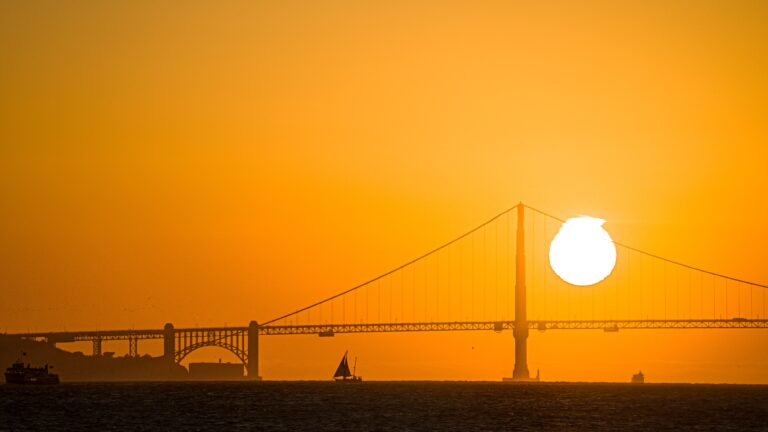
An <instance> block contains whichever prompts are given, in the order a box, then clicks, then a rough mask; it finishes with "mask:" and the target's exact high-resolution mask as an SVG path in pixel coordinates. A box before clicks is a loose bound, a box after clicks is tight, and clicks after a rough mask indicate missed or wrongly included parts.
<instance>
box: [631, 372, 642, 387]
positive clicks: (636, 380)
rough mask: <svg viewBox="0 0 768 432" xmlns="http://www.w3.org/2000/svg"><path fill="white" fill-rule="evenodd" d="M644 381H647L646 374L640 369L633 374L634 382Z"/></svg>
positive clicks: (640, 382)
mask: <svg viewBox="0 0 768 432" xmlns="http://www.w3.org/2000/svg"><path fill="white" fill-rule="evenodd" d="M644 382H645V375H643V371H640V372H638V373H636V374H634V375H632V384H642V383H644Z"/></svg>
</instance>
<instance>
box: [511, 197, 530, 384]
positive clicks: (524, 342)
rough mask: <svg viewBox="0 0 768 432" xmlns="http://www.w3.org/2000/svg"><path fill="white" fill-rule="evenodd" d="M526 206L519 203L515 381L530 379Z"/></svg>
mask: <svg viewBox="0 0 768 432" xmlns="http://www.w3.org/2000/svg"><path fill="white" fill-rule="evenodd" d="M525 289H526V288H525V206H524V205H523V203H522V202H521V203H519V204H518V205H517V244H516V250H515V330H514V333H513V334H514V336H515V369H514V371H513V372H512V379H513V380H514V381H528V380H530V379H531V377H530V374H529V373H528V312H527V305H526V298H525Z"/></svg>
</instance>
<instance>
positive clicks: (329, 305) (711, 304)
mask: <svg viewBox="0 0 768 432" xmlns="http://www.w3.org/2000/svg"><path fill="white" fill-rule="evenodd" d="M563 222H564V221H563V220H562V219H560V218H558V217H555V216H552V215H550V214H548V213H545V212H543V211H540V210H537V209H535V208H532V207H529V206H526V205H524V204H522V203H519V204H517V205H515V206H513V207H512V208H509V209H507V210H505V211H503V212H501V213H499V214H498V215H496V216H494V217H493V218H491V219H489V220H487V221H485V222H483V223H482V224H480V225H478V226H476V227H474V228H473V229H471V230H469V231H467V232H465V233H464V234H462V235H460V236H458V237H456V238H454V239H452V240H451V241H449V242H447V243H445V244H443V245H440V246H439V247H437V248H435V249H433V250H431V251H429V252H427V253H425V254H423V255H421V256H419V257H417V258H415V259H412V260H410V261H408V262H406V263H405V264H403V265H401V266H398V267H396V268H394V269H392V270H390V271H387V272H385V273H383V274H381V275H379V276H376V277H374V278H372V279H370V280H368V281H366V282H364V283H361V284H359V285H357V286H354V287H352V288H349V289H346V290H343V291H341V292H338V293H337V294H335V295H333V296H330V297H327V298H325V299H322V300H320V301H316V302H314V303H312V304H310V305H307V306H305V307H302V308H299V309H296V310H294V311H292V312H290V313H286V314H284V315H281V316H279V317H276V318H273V319H270V320H268V321H265V322H263V323H261V324H259V323H257V322H256V321H252V322H251V323H250V324H249V325H248V326H245V327H211V328H174V326H173V325H172V324H170V323H169V324H166V325H165V327H164V328H162V329H147V330H109V331H81V332H40V333H19V334H16V336H18V337H21V338H27V339H35V340H43V341H46V342H48V343H51V344H58V343H67V342H78V341H90V342H91V343H92V344H93V354H94V355H100V354H101V345H102V342H103V341H111V340H125V341H128V344H129V355H132V356H135V355H138V341H139V340H146V339H162V340H163V341H164V342H163V347H164V348H163V357H164V359H165V360H166V361H167V362H168V363H169V364H179V363H181V362H182V361H183V360H184V358H185V357H186V356H187V355H188V354H190V353H191V352H193V351H195V350H197V349H199V348H203V347H209V346H215V347H221V348H224V349H227V350H229V351H231V352H232V353H233V354H234V355H235V356H237V358H238V359H239V360H240V361H241V362H242V363H243V365H244V366H245V367H246V370H247V372H248V377H249V378H251V379H260V377H259V362H258V358H259V337H260V336H277V335H308V334H309V335H318V336H319V337H333V336H335V335H337V334H344V333H381V332H429V331H470V330H483V331H496V332H501V331H507V330H509V331H511V332H512V334H513V336H514V341H515V364H514V369H513V374H512V379H513V380H517V381H527V380H530V374H529V371H528V364H527V357H528V355H527V339H528V337H529V333H530V330H536V331H551V330H603V331H606V332H617V331H620V330H629V329H702V328H706V329H765V328H768V318H767V317H766V313H767V312H768V286H767V285H764V284H760V283H755V282H750V281H747V280H743V279H739V278H736V277H732V276H728V275H724V274H720V273H717V272H713V271H709V270H705V269H702V268H698V267H695V266H692V265H688V264H685V263H682V262H678V261H675V260H671V259H667V258H664V257H661V256H659V255H656V254H653V253H650V252H646V251H643V250H641V249H637V248H634V247H631V246H628V245H624V244H622V243H619V242H614V243H615V245H616V248H617V260H616V265H615V267H614V269H613V272H612V273H611V275H610V276H608V277H607V278H606V279H604V280H603V281H601V282H599V283H597V284H595V285H592V286H587V287H580V286H573V285H570V284H568V283H566V282H564V281H563V280H561V279H560V278H559V277H558V276H557V275H555V274H554V272H553V271H552V269H551V268H550V267H549V265H548V259H547V257H548V250H549V247H548V246H549V244H550V243H551V241H552V239H553V237H554V236H555V234H556V233H557V231H558V230H559V228H560V226H561V224H562V223H563Z"/></svg>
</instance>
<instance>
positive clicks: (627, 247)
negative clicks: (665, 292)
mask: <svg viewBox="0 0 768 432" xmlns="http://www.w3.org/2000/svg"><path fill="white" fill-rule="evenodd" d="M526 207H527V208H529V209H531V210H533V211H535V212H536V213H539V214H541V215H543V216H546V217H549V218H552V219H554V220H556V221H558V222H565V220H564V219H561V218H559V217H556V216H552V215H551V214H549V213H545V212H543V211H541V210H538V209H535V208H533V207H530V206H526ZM613 243H614V244H615V245H616V246H620V247H623V248H624V249H628V250H631V251H633V252H637V253H639V254H643V255H646V256H649V257H651V258H655V259H658V260H661V261H664V262H668V263H670V264H674V265H677V266H680V267H685V268H687V269H690V270H695V271H699V272H702V273H706V274H708V275H712V276H716V277H720V278H723V279H728V280H731V281H733V282H741V283H743V284H747V285H752V286H755V287H759V288H768V285H764V284H759V283H756V282H750V281H748V280H744V279H739V278H735V277H731V276H727V275H724V274H721V273H715V272H711V271H709V270H704V269H702V268H698V267H694V266H691V265H688V264H684V263H681V262H679V261H674V260H671V259H668V258H664V257H661V256H658V255H655V254H652V253H650V252H646V251H643V250H640V249H637V248H633V247H632V246H627V245H625V244H623V243H619V242H613Z"/></svg>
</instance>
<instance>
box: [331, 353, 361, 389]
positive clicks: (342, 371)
mask: <svg viewBox="0 0 768 432" xmlns="http://www.w3.org/2000/svg"><path fill="white" fill-rule="evenodd" d="M348 352H349V351H345V352H344V357H342V358H341V363H339V367H337V368H336V373H334V374H333V379H334V381H336V382H363V377H359V376H357V375H355V372H356V371H357V357H355V363H354V365H353V366H352V372H350V371H349V363H348V362H347V353H348Z"/></svg>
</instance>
